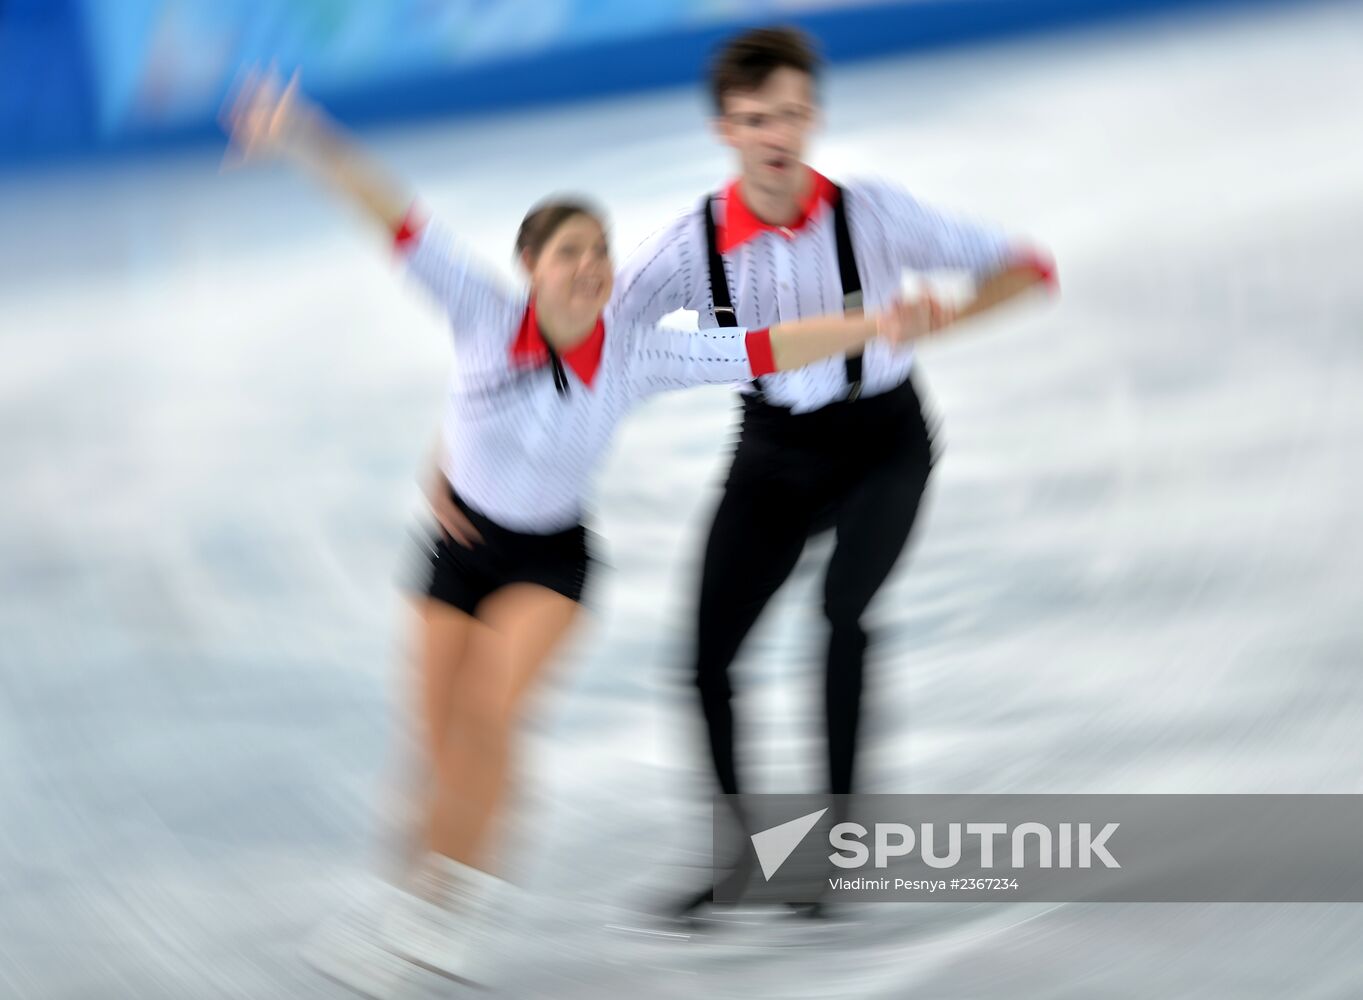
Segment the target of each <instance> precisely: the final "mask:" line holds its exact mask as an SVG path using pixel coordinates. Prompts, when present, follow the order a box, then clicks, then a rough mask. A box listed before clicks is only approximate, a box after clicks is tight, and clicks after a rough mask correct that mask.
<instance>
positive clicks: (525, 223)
mask: <svg viewBox="0 0 1363 1000" xmlns="http://www.w3.org/2000/svg"><path fill="white" fill-rule="evenodd" d="M579 215H585V216H586V217H587V218H589V219H591V220H592V221H593V222H595V223H596V224H597V225H599V226H600V227H601V228H602V229H605V228H606V215H605V213H604V212H602V211H601V210H600V209H599V208H597V207H596V206H595V205H594V204H592V203H591V202H590V201H589V200H587V199H586V198H580V197H577V196H569V197H554V198H548V199H546V200H544V201H542V202H540V203H539V204H538V205H536V206H535V207H534V208H532V209H531V210H530V211H529V212H527V213H526V215H525V218H524V219H522V220H521V228H520V229H519V230H518V231H517V232H516V256H517V257H518V258H519V257H520V256H521V255H522V254H529V256H530V259H531V260H532V261H533V260H535V259H536V258H537V257H539V255H540V251H541V250H543V249H544V245H545V244H546V243H548V242H549V241H550V240H551V239H553V238H554V234H555V233H556V232H558V230H559V227H560V226H562V225H563V224H564V223H565V222H567V221H568V220H569V219H572V218H575V217H576V216H579Z"/></svg>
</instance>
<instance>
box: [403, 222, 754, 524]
mask: <svg viewBox="0 0 1363 1000" xmlns="http://www.w3.org/2000/svg"><path fill="white" fill-rule="evenodd" d="M408 268H409V270H410V273H411V274H412V275H413V276H414V277H415V278H416V279H417V280H418V281H420V282H421V284H422V285H423V286H425V287H426V288H427V289H428V290H429V291H430V293H431V294H432V295H433V296H434V297H435V299H436V301H437V302H438V303H439V304H440V305H441V306H442V307H443V308H444V309H445V311H446V313H447V314H448V317H449V321H450V327H451V330H452V331H453V339H454V350H455V363H454V367H453V374H452V376H451V379H450V387H449V400H448V405H447V406H446V417H445V427H444V439H445V454H444V463H443V467H444V470H445V474H446V476H448V477H449V479H450V482H451V483H452V484H453V485H454V488H455V490H456V491H458V493H459V494H460V495H461V496H462V497H463V498H464V500H465V501H466V502H467V503H468V504H469V505H470V506H472V507H473V508H475V509H476V510H478V511H480V512H481V513H483V514H485V515H486V516H487V517H489V518H491V519H492V520H493V521H495V522H497V523H498V524H501V525H502V526H504V527H506V528H510V529H512V530H514V531H523V532H529V533H541V534H547V533H550V532H554V531H559V530H562V529H564V528H568V527H571V526H572V525H574V524H576V523H577V522H578V521H579V520H580V519H581V517H582V510H583V504H584V500H585V498H586V496H587V494H588V490H589V489H590V486H591V480H592V476H593V474H594V473H595V471H596V469H597V467H598V466H599V464H600V462H601V459H602V458H603V457H604V455H605V452H606V450H607V448H608V447H609V445H610V441H611V438H612V435H613V434H614V431H615V426H616V424H617V423H619V421H620V419H621V418H622V417H624V416H625V414H626V413H628V412H629V410H630V408H631V407H632V406H633V405H634V404H635V403H637V402H638V401H639V400H640V399H642V398H644V397H646V396H648V395H651V394H653V393H656V392H661V391H664V390H668V389H681V388H685V387H687V386H693V385H701V384H716V383H718V384H732V383H738V382H742V381H745V380H747V379H750V378H751V377H752V369H751V366H750V364H749V361H748V351H747V343H746V335H747V332H748V331H747V330H746V329H742V328H735V329H725V330H718V329H716V330H708V331H705V332H703V333H701V334H699V335H698V334H696V333H694V332H692V331H687V330H676V329H669V328H667V327H661V326H657V325H655V324H653V323H642V322H640V321H639V320H637V319H635V318H633V316H632V314H631V313H630V312H628V311H625V310H623V309H622V308H621V303H620V301H619V300H618V298H616V299H613V300H612V301H611V302H610V303H609V304H608V305H607V307H606V312H605V325H606V335H605V345H604V347H603V348H602V352H601V364H600V367H599V368H598V369H597V372H596V376H595V378H594V379H593V382H592V384H591V386H586V385H584V384H583V383H582V381H581V380H580V379H579V378H578V376H577V374H576V372H574V371H573V370H572V369H571V368H570V367H569V368H566V371H567V375H568V382H569V391H568V394H567V395H566V396H563V395H560V394H559V393H558V391H557V390H556V389H555V386H554V379H553V375H552V373H551V371H550V369H549V366H548V365H547V364H546V365H543V366H539V367H533V368H528V367H523V366H520V365H518V364H516V363H513V361H512V358H511V345H512V343H513V342H514V340H515V337H516V333H517V331H518V330H519V328H520V323H521V320H522V318H523V316H524V315H525V308H526V304H527V296H526V293H525V292H524V291H519V292H517V291H512V290H510V289H507V288H505V287H503V286H502V284H501V283H500V282H498V281H497V280H495V279H494V278H492V277H489V276H488V275H487V274H486V273H484V272H483V271H482V269H481V268H480V267H479V265H478V262H477V261H476V260H475V259H473V258H472V256H471V254H470V252H469V250H468V248H467V247H466V246H464V245H463V243H462V242H461V241H459V240H458V239H456V238H454V237H453V236H452V235H451V234H450V232H449V231H448V230H446V229H445V228H444V227H442V226H441V225H440V224H439V223H438V222H435V221H432V222H429V223H427V224H426V225H425V227H424V228H423V229H422V231H421V233H420V235H419V236H418V237H417V240H416V242H415V246H414V247H413V248H412V249H411V252H410V253H409V255H408ZM618 287H619V286H618V285H617V288H618Z"/></svg>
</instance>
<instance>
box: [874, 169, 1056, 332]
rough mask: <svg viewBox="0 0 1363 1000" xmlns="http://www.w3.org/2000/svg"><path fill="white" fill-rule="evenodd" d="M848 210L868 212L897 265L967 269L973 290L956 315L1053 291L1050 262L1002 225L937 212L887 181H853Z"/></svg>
mask: <svg viewBox="0 0 1363 1000" xmlns="http://www.w3.org/2000/svg"><path fill="white" fill-rule="evenodd" d="M853 197H854V202H853V204H854V207H853V208H852V209H851V211H857V210H860V211H863V212H868V213H870V214H871V215H872V216H873V220H874V230H873V231H878V234H879V235H880V237H881V238H882V239H883V240H884V243H885V245H886V246H887V247H889V248H890V249H891V250H892V252H893V254H894V256H895V258H896V259H897V262H898V264H899V266H900V267H902V268H909V269H912V270H914V271H919V272H931V271H940V270H953V271H968V272H969V273H970V274H971V275H972V277H973V278H974V281H975V288H974V294H973V295H972V297H971V298H970V299H969V300H968V301H967V302H966V303H965V304H964V305H962V306H960V307H959V308H958V309H957V312H956V320H957V322H960V321H961V320H965V319H969V318H971V317H974V316H978V315H980V314H982V313H985V312H988V311H989V310H991V309H994V308H996V307H998V306H1001V305H1003V304H1004V303H1005V302H1008V301H1010V300H1011V299H1014V298H1016V297H1018V296H1019V295H1021V294H1023V293H1024V292H1026V291H1027V290H1028V289H1031V288H1035V287H1044V288H1045V289H1047V290H1048V291H1051V292H1055V291H1057V289H1058V285H1057V282H1056V277H1055V263H1054V261H1053V260H1052V259H1051V257H1050V255H1049V254H1048V253H1047V252H1046V251H1044V250H1042V249H1040V248H1039V247H1036V246H1032V245H1029V244H1026V243H1022V242H1019V241H1018V240H1016V239H1014V238H1012V237H1009V236H1008V235H1007V234H1005V233H1004V232H1003V231H1002V230H999V229H996V228H994V227H992V226H988V225H984V224H981V223H977V222H974V221H971V220H969V219H966V218H963V217H960V216H954V215H951V214H948V213H946V212H941V211H939V210H937V209H935V208H933V207H931V206H929V205H925V204H923V203H922V202H920V201H918V200H917V199H915V198H914V197H913V196H912V195H910V194H909V193H908V192H907V191H904V190H902V189H901V188H898V187H896V186H894V185H892V184H884V183H870V184H860V185H857V186H856V188H855V190H854V195H853Z"/></svg>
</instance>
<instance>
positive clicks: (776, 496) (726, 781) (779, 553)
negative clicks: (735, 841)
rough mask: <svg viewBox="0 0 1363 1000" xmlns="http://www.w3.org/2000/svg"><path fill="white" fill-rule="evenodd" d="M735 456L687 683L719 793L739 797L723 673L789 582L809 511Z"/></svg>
mask: <svg viewBox="0 0 1363 1000" xmlns="http://www.w3.org/2000/svg"><path fill="white" fill-rule="evenodd" d="M755 465H757V463H756V462H752V461H750V460H748V459H747V458H746V457H745V456H744V454H743V452H742V450H740V453H739V454H738V455H737V456H735V459H734V468H733V470H732V471H731V473H730V476H729V480H728V483H727V484H726V486H725V488H724V495H723V497H722V498H721V499H720V502H719V508H718V509H717V510H716V511H715V517H714V521H713V523H712V524H711V526H710V535H709V539H708V541H707V542H706V546H705V561H704V565H703V568H702V571H701V583H700V602H699V606H698V609H697V620H696V649H695V675H694V676H695V683H696V687H697V690H698V691H699V693H700V703H701V710H702V712H703V714H704V717H705V726H706V732H707V737H708V741H709V746H710V756H711V762H712V763H713V765H714V769H715V777H716V778H717V779H718V783H719V789H720V791H721V792H723V793H724V794H726V795H736V794H738V791H739V781H738V771H737V764H736V761H735V751H734V719H733V707H732V698H733V690H732V686H731V685H730V682H729V667H730V665H731V664H732V663H733V660H734V657H735V656H736V655H737V653H738V650H739V647H740V646H741V645H742V644H743V640H744V639H745V638H746V637H747V635H748V632H749V631H751V629H752V627H753V625H754V624H755V623H756V621H757V618H758V616H759V615H761V613H762V609H763V608H765V607H766V606H767V602H768V601H770V600H771V598H772V595H774V594H775V593H776V591H777V590H779V589H780V587H781V584H782V583H784V582H785V580H786V578H787V577H789V576H790V573H791V570H793V569H794V568H795V564H796V562H798V561H799V558H800V552H801V550H802V549H803V548H804V543H805V538H806V536H807V534H808V531H809V518H810V512H809V510H808V505H807V504H806V503H804V502H803V501H802V498H801V496H800V495H799V493H798V491H795V490H792V489H791V488H790V484H789V482H787V481H783V479H782V477H778V476H775V475H770V474H768V470H767V469H766V468H754V467H753V466H755Z"/></svg>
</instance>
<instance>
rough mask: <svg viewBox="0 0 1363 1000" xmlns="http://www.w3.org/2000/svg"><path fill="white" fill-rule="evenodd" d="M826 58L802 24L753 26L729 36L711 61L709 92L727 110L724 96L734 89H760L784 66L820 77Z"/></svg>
mask: <svg viewBox="0 0 1363 1000" xmlns="http://www.w3.org/2000/svg"><path fill="white" fill-rule="evenodd" d="M822 63H823V60H822V59H820V58H819V53H818V51H817V50H816V49H815V47H814V40H813V39H812V38H810V37H809V35H807V34H805V33H804V32H803V31H801V30H800V29H799V28H754V29H753V30H752V31H745V32H743V34H741V35H737V36H735V37H734V38H731V39H729V41H727V42H725V43H724V45H723V46H722V47H721V48H720V49H719V51H718V52H716V53H715V58H714V61H713V62H712V63H711V64H710V96H711V97H712V98H713V99H714V103H715V111H717V112H718V113H719V114H723V113H724V96H725V95H726V94H729V93H731V92H733V91H735V90H757V89H758V88H760V87H761V86H762V85H763V84H764V83H766V82H767V77H769V76H771V74H772V73H774V72H775V71H776V70H778V69H781V68H782V67H789V68H790V69H794V70H799V71H800V72H801V73H807V74H809V76H810V77H811V78H815V79H817V77H818V75H819V69H820V67H821V66H822Z"/></svg>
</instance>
